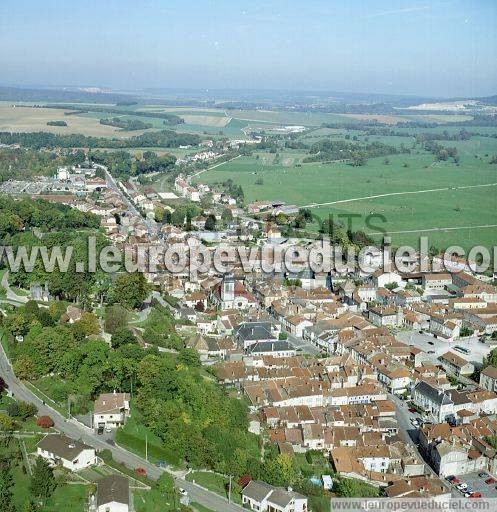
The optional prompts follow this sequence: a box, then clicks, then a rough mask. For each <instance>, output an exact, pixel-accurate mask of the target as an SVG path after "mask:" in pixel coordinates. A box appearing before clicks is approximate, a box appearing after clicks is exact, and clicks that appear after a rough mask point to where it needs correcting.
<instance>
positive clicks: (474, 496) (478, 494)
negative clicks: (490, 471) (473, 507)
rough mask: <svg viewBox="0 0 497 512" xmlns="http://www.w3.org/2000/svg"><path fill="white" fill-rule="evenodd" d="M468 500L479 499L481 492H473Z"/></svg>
mask: <svg viewBox="0 0 497 512" xmlns="http://www.w3.org/2000/svg"><path fill="white" fill-rule="evenodd" d="M470 498H481V492H474V493H473V494H472V495H471V496H470Z"/></svg>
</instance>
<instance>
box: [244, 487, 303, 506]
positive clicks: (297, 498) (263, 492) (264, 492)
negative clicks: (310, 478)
mask: <svg viewBox="0 0 497 512" xmlns="http://www.w3.org/2000/svg"><path fill="white" fill-rule="evenodd" d="M242 503H243V505H244V506H245V507H246V508H248V509H249V510H256V511H257V512H307V498H306V497H305V496H303V495H302V494H298V493H296V492H294V491H293V490H292V489H291V488H288V489H282V488H280V487H273V486H272V485H269V484H267V483H266V482H261V481H258V480H252V481H251V482H249V483H248V484H247V485H246V486H245V488H244V489H243V491H242Z"/></svg>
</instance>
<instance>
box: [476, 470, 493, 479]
mask: <svg viewBox="0 0 497 512" xmlns="http://www.w3.org/2000/svg"><path fill="white" fill-rule="evenodd" d="M478 476H479V477H480V478H488V477H489V476H490V475H489V474H488V473H485V472H484V471H482V472H481V473H478Z"/></svg>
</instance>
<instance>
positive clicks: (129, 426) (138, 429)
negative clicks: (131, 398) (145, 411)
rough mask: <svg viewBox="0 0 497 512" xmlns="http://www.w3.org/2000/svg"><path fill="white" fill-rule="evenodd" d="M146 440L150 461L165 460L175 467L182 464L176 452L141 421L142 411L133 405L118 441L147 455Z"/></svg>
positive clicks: (131, 449)
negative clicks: (165, 445)
mask: <svg viewBox="0 0 497 512" xmlns="http://www.w3.org/2000/svg"><path fill="white" fill-rule="evenodd" d="M145 440H147V442H148V460H149V461H150V462H152V463H155V462H158V461H161V460H163V461H166V462H167V463H168V464H170V465H172V466H173V467H181V466H182V461H180V460H179V459H178V457H177V456H176V454H175V453H174V452H173V451H171V450H168V449H167V448H166V447H164V444H163V442H162V440H161V439H160V438H159V437H158V436H156V435H155V434H154V433H153V432H152V431H151V430H149V429H148V428H147V427H145V426H144V425H143V424H142V423H141V415H140V412H139V411H138V410H137V409H136V408H135V407H134V406H133V405H132V406H131V417H130V418H129V419H128V421H127V422H126V425H125V426H124V427H121V428H119V429H118V431H117V433H116V442H117V444H119V445H120V446H123V447H125V448H127V449H128V450H130V451H132V452H133V453H136V454H138V455H140V456H141V457H145Z"/></svg>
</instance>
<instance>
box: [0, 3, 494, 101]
mask: <svg viewBox="0 0 497 512" xmlns="http://www.w3.org/2000/svg"><path fill="white" fill-rule="evenodd" d="M0 83H1V84H3V85H7V84H8V85H26V86H28V85H31V86H32V85H37V86H40V85H50V86H62V85H65V86H97V87H110V88H114V89H120V90H130V89H139V88H188V89H209V88H210V89H275V90H304V91H313V90H322V91H346V92H362V93H364V92H371V93H372V92H376V93H389V94H400V95H417V96H437V97H453V96H486V95H493V94H497V1H495V0H446V1H433V2H431V1H427V0H405V1H404V0H369V1H368V0H363V1H360V0H344V1H340V0H307V1H305V0H302V1H300V0H299V1H294V0H266V1H261V0H251V1H247V2H246V1H240V0H219V1H216V0H196V1H191V0H85V1H75V0H15V1H14V0H1V1H0Z"/></svg>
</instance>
